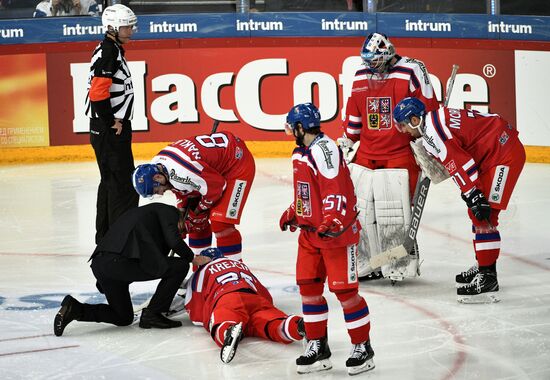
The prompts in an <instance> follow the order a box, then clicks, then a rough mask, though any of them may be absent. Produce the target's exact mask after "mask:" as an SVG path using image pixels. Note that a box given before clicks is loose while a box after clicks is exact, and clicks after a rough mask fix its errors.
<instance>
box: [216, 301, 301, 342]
mask: <svg viewBox="0 0 550 380" xmlns="http://www.w3.org/2000/svg"><path fill="white" fill-rule="evenodd" d="M287 318H289V316H288V315H287V314H285V313H283V312H282V311H281V310H279V309H277V308H276V307H275V306H274V305H273V303H271V302H270V301H269V300H267V299H265V298H264V297H262V296H260V295H258V294H256V293H249V292H243V291H235V292H231V293H228V294H225V295H224V296H222V297H221V298H220V299H219V300H218V302H217V303H216V306H215V307H214V310H213V311H212V316H211V317H210V325H211V326H212V329H211V332H212V338H213V339H214V341H215V342H216V344H217V345H218V346H220V347H221V346H222V345H223V340H224V334H225V331H226V330H227V329H228V328H229V327H230V326H231V325H234V324H236V323H239V322H242V323H243V332H244V335H245V336H255V337H259V338H263V339H267V340H271V341H273V342H278V343H285V344H286V343H291V342H293V341H294V340H299V339H301V337H300V335H299V334H298V324H297V322H298V319H299V318H298V317H296V316H293V317H291V320H289V322H290V323H285V321H286V320H287Z"/></svg>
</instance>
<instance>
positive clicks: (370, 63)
mask: <svg viewBox="0 0 550 380" xmlns="http://www.w3.org/2000/svg"><path fill="white" fill-rule="evenodd" d="M393 57H395V47H394V46H393V44H392V43H391V42H390V40H389V39H388V37H386V35H384V34H380V33H372V34H369V36H368V37H367V38H366V39H365V42H364V43H363V47H362V48H361V58H362V59H363V63H364V64H365V66H367V67H368V68H370V69H371V70H373V71H376V72H379V73H383V72H385V71H386V70H387V68H388V64H389V62H390V61H391V60H392V58H393Z"/></svg>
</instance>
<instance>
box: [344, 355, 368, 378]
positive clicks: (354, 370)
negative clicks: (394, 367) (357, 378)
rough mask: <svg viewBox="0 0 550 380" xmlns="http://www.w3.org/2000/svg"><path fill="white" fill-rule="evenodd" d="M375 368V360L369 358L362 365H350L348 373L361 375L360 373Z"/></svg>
mask: <svg viewBox="0 0 550 380" xmlns="http://www.w3.org/2000/svg"><path fill="white" fill-rule="evenodd" d="M372 369H374V360H372V359H369V360H367V361H366V362H364V363H363V364H361V365H358V366H356V367H348V375H350V376H354V375H359V374H360V373H363V372H367V371H370V370H372Z"/></svg>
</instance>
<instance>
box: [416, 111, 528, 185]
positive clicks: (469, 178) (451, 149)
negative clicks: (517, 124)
mask: <svg viewBox="0 0 550 380" xmlns="http://www.w3.org/2000/svg"><path fill="white" fill-rule="evenodd" d="M425 120H426V130H425V132H424V135H423V137H422V144H423V145H424V147H425V148H426V150H427V151H428V152H430V153H431V154H432V155H434V156H435V157H437V158H439V160H440V161H441V162H442V163H443V165H445V168H447V171H448V172H449V174H450V175H451V176H452V178H453V180H454V181H455V183H456V184H457V185H458V187H460V190H461V191H462V192H463V193H466V192H468V191H470V190H471V189H472V188H473V187H474V186H477V187H478V188H479V182H478V177H479V172H480V171H481V172H487V171H488V170H489V169H490V168H492V167H495V166H497V165H498V164H499V159H500V158H501V157H502V156H503V155H504V154H506V153H507V152H509V150H510V149H511V147H512V146H513V145H514V143H515V142H516V140H518V131H517V130H516V129H515V128H513V127H512V126H510V125H509V124H508V122H507V121H506V120H504V119H503V118H502V117H500V116H499V115H496V114H483V113H480V112H477V111H471V110H458V109H453V108H445V107H441V108H439V109H438V110H437V111H434V112H430V113H429V114H427V115H426V116H425Z"/></svg>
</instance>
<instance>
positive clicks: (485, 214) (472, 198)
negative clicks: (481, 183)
mask: <svg viewBox="0 0 550 380" xmlns="http://www.w3.org/2000/svg"><path fill="white" fill-rule="evenodd" d="M462 199H464V202H466V204H467V205H468V208H469V209H470V210H472V213H473V214H474V216H475V217H476V219H477V220H479V221H483V220H489V216H491V205H490V204H489V202H488V201H487V198H485V195H483V193H482V192H481V191H480V190H478V189H475V188H474V189H473V190H471V191H469V192H468V193H467V194H462Z"/></svg>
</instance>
